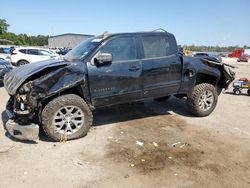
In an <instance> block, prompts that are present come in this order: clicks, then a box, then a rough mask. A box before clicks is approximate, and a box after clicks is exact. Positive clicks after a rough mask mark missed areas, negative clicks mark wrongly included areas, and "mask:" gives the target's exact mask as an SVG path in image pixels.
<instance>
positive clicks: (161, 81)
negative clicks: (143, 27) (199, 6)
mask: <svg viewBox="0 0 250 188" xmlns="http://www.w3.org/2000/svg"><path fill="white" fill-rule="evenodd" d="M141 45H142V48H141V49H143V52H142V53H143V54H144V58H143V60H142V83H143V84H142V85H143V86H142V88H143V97H144V98H147V97H157V96H159V97H160V96H166V95H169V94H174V93H177V92H178V90H179V88H180V84H181V73H182V64H181V61H180V57H179V54H178V50H177V44H176V41H175V39H174V37H173V36H172V35H168V34H145V35H142V36H141Z"/></svg>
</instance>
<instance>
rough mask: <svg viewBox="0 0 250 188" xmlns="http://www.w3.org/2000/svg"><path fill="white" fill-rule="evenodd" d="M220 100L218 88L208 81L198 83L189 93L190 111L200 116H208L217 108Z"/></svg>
mask: <svg viewBox="0 0 250 188" xmlns="http://www.w3.org/2000/svg"><path fill="white" fill-rule="evenodd" d="M217 100H218V93H217V90H216V88H215V87H214V86H213V85H211V84H207V83H203V84H198V85H196V86H195V87H194V88H193V90H192V92H191V93H190V94H189V95H188V106H189V109H190V111H191V112H192V113H193V114H194V115H196V116H199V117H203V116H208V115H209V114H210V113H211V112H212V111H213V110H214V108H215V106H216V104H217Z"/></svg>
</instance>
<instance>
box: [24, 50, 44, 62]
mask: <svg viewBox="0 0 250 188" xmlns="http://www.w3.org/2000/svg"><path fill="white" fill-rule="evenodd" d="M24 57H25V59H26V60H27V61H28V62H30V63H34V62H38V61H41V58H40V57H39V55H38V49H27V50H26V55H25V56H24Z"/></svg>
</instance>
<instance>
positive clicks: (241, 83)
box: [233, 78, 250, 96]
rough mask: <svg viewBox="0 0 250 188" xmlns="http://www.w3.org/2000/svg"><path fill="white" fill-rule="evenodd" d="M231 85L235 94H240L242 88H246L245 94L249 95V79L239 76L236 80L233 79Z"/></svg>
mask: <svg viewBox="0 0 250 188" xmlns="http://www.w3.org/2000/svg"><path fill="white" fill-rule="evenodd" d="M233 87H234V90H233V92H234V94H235V95H240V94H241V93H242V90H244V89H247V94H248V95H249V96H250V80H248V79H247V78H240V79H239V80H238V81H235V82H234V83H233Z"/></svg>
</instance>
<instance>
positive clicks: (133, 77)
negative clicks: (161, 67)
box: [87, 36, 142, 106]
mask: <svg viewBox="0 0 250 188" xmlns="http://www.w3.org/2000/svg"><path fill="white" fill-rule="evenodd" d="M136 41H137V40H136V37H134V36H118V37H114V38H111V39H110V40H109V41H107V43H106V44H105V45H104V46H103V47H102V48H101V49H100V50H98V52H97V53H96V55H95V56H94V57H93V58H92V60H91V62H89V63H88V64H87V66H88V76H89V87H90V93H91V98H92V103H93V105H94V106H106V105H112V104H118V103H125V102H130V101H133V100H136V99H139V98H140V97H141V92H142V87H141V86H142V85H141V73H142V66H141V61H140V60H139V59H138V53H137V50H136ZM98 53H110V54H112V57H113V61H112V62H111V63H110V64H107V65H101V66H98V65H96V64H95V63H94V61H95V57H96V56H97V55H98Z"/></svg>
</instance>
